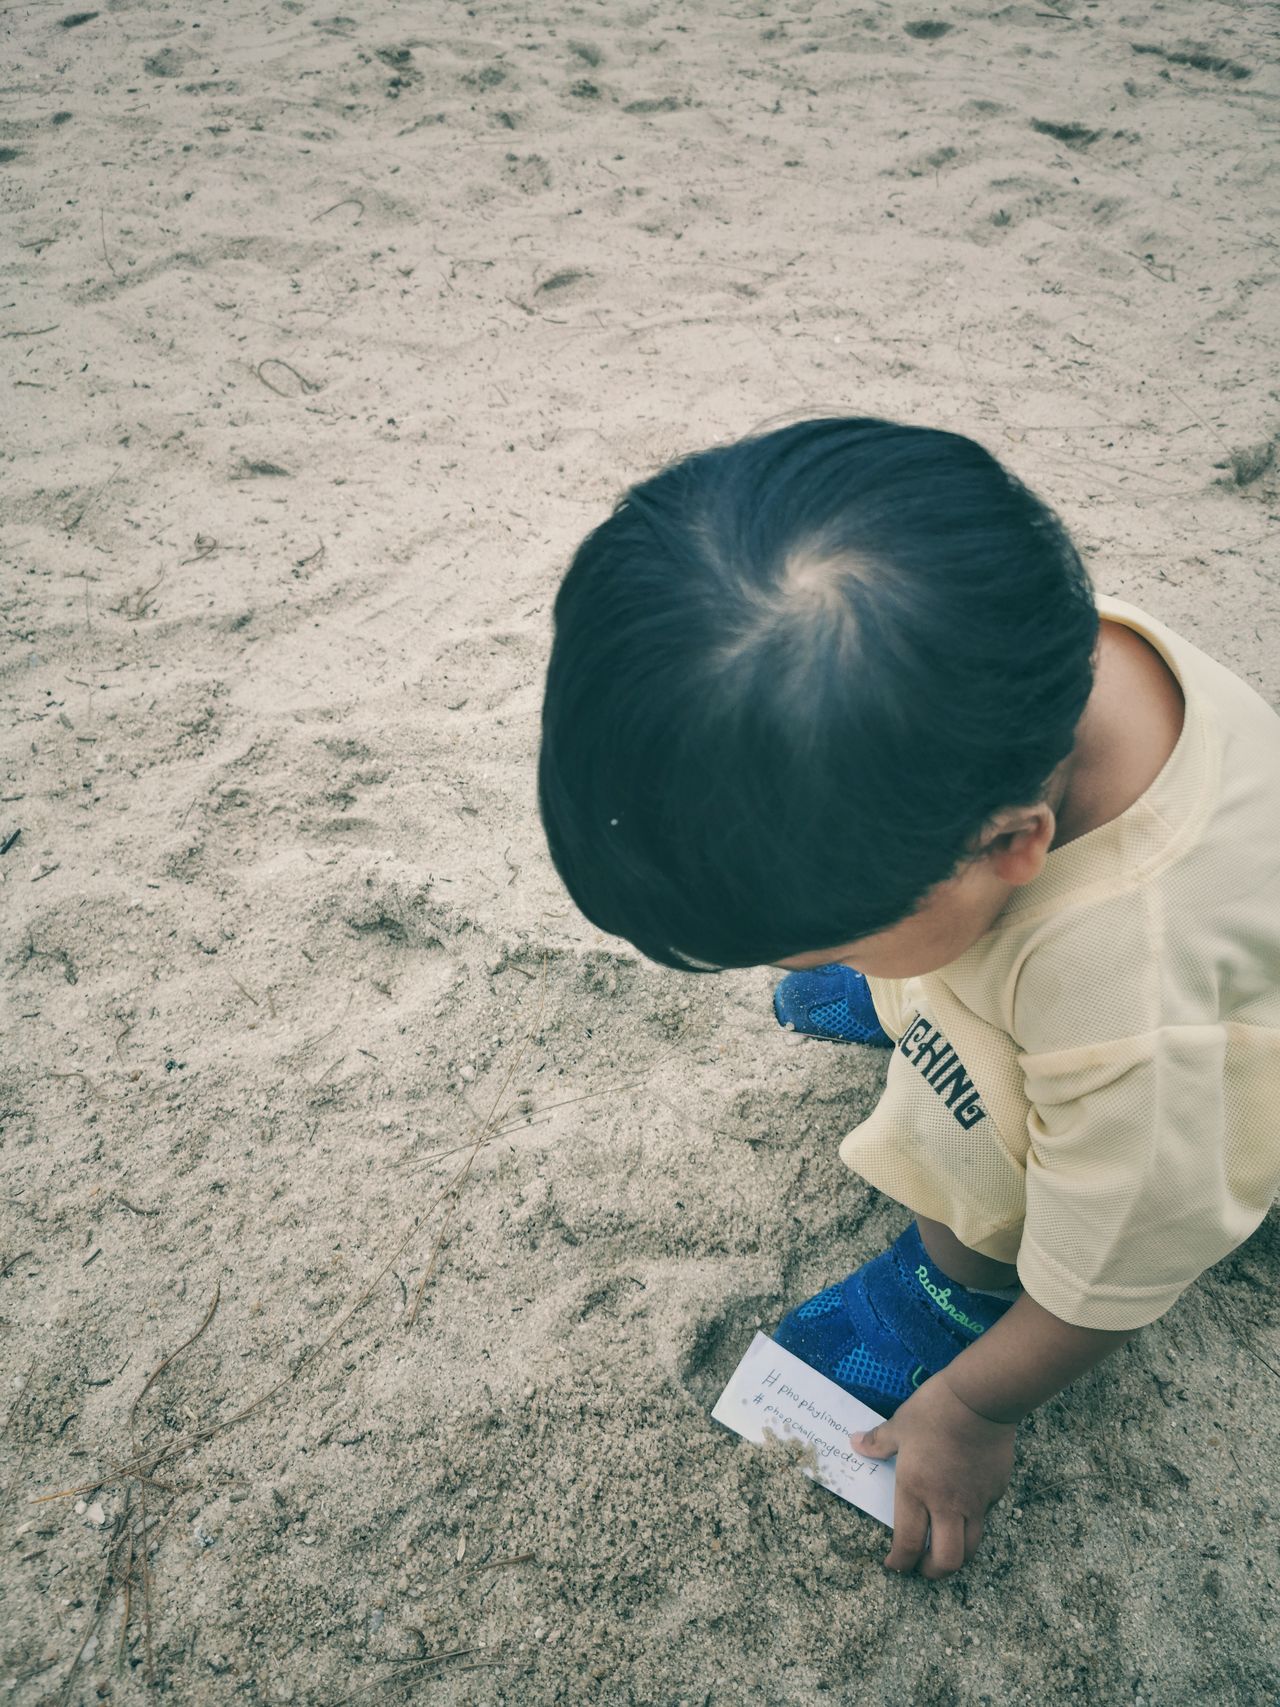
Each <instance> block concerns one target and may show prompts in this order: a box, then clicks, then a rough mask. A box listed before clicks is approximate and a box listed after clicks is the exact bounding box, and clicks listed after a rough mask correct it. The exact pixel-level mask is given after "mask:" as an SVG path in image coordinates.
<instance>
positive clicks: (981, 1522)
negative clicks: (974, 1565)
mask: <svg viewBox="0 0 1280 1707" xmlns="http://www.w3.org/2000/svg"><path fill="white" fill-rule="evenodd" d="M986 1527H987V1520H986V1517H985V1515H984V1516H982V1517H966V1518H965V1520H964V1562H965V1564H966V1565H967V1564H968V1563H969V1561H970V1559H972V1557H973V1555H974V1554H975V1553H976V1552H977V1551H978V1548H979V1547H980V1546H981V1545H982V1532H983V1530H984V1529H985V1528H986Z"/></svg>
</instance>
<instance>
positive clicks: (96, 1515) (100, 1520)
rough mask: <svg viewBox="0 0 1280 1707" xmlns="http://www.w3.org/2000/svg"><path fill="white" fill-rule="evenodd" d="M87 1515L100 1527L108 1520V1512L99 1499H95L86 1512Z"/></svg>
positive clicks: (90, 1520) (91, 1521)
mask: <svg viewBox="0 0 1280 1707" xmlns="http://www.w3.org/2000/svg"><path fill="white" fill-rule="evenodd" d="M85 1516H86V1517H87V1518H88V1519H89V1522H90V1523H96V1524H97V1525H98V1527H99V1528H101V1527H102V1525H103V1524H104V1523H105V1522H106V1521H107V1514H106V1512H105V1511H103V1509H102V1507H101V1506H100V1505H99V1504H98V1502H97V1500H94V1502H93V1504H92V1505H91V1506H90V1507H89V1509H88V1511H87V1512H85Z"/></svg>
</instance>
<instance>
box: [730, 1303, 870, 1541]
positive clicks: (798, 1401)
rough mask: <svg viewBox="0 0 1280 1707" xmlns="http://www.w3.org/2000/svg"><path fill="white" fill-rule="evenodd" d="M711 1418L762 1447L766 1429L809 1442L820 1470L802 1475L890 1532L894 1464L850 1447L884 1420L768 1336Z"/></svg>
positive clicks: (758, 1340)
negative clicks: (858, 1435)
mask: <svg viewBox="0 0 1280 1707" xmlns="http://www.w3.org/2000/svg"><path fill="white" fill-rule="evenodd" d="M711 1415H712V1416H713V1417H714V1418H715V1420H716V1421H717V1422H719V1423H723V1424H724V1426H725V1427H726V1428H731V1429H733V1431H734V1433H735V1434H740V1435H742V1436H743V1438H744V1439H746V1440H754V1441H755V1442H756V1443H757V1444H759V1443H760V1442H762V1441H763V1440H764V1437H765V1434H766V1432H768V1433H769V1434H773V1435H776V1436H777V1437H778V1439H780V1440H799V1441H803V1442H807V1443H811V1444H812V1445H813V1446H814V1448H815V1449H816V1452H817V1459H818V1464H819V1466H820V1468H819V1469H818V1470H810V1469H808V1468H807V1467H806V1466H804V1465H802V1466H801V1468H802V1469H803V1470H804V1473H805V1475H806V1476H808V1477H809V1478H810V1479H811V1480H812V1481H815V1482H817V1483H818V1484H819V1485H820V1486H821V1487H824V1488H829V1489H830V1490H831V1492H832V1493H833V1494H839V1496H840V1498H841V1499H842V1500H848V1501H849V1504H850V1505H856V1506H858V1507H860V1508H861V1509H862V1510H863V1511H865V1512H869V1513H870V1515H871V1516H872V1517H878V1518H879V1519H880V1522H881V1523H887V1524H888V1526H889V1528H890V1529H892V1528H893V1471H894V1461H893V1459H889V1460H888V1461H887V1462H886V1461H882V1460H880V1459H876V1458H864V1457H862V1455H861V1454H860V1453H858V1452H855V1451H854V1450H853V1447H852V1446H850V1444H849V1436H850V1435H851V1434H853V1433H855V1432H857V1431H859V1430H864V1429H869V1428H874V1427H875V1426H876V1424H877V1423H881V1422H883V1421H884V1418H883V1417H882V1416H878V1415H877V1414H876V1412H875V1411H873V1410H870V1409H869V1408H868V1407H867V1406H866V1405H864V1404H863V1403H862V1402H861V1400H859V1399H855V1398H854V1397H853V1395H852V1394H851V1393H846V1392H845V1390H844V1388H843V1387H837V1386H836V1384H835V1382H834V1381H828V1380H827V1377H826V1376H825V1375H820V1374H819V1373H818V1371H817V1370H816V1369H810V1367H809V1365H808V1364H807V1363H802V1362H801V1361H800V1359H799V1358H798V1357H796V1356H795V1355H794V1353H792V1352H789V1351H785V1350H784V1349H783V1348H782V1346H780V1345H776V1344H775V1343H774V1342H773V1340H771V1339H770V1338H769V1336H768V1335H767V1334H757V1335H756V1337H755V1338H754V1339H753V1340H752V1342H751V1344H750V1345H749V1346H748V1347H747V1354H746V1356H745V1357H744V1358H743V1360H742V1362H741V1363H740V1364H739V1365H738V1367H737V1368H736V1369H735V1370H734V1372H733V1375H732V1376H731V1377H730V1380H729V1385H728V1386H727V1387H726V1388H725V1390H724V1392H723V1393H721V1395H720V1397H719V1398H718V1399H717V1400H716V1402H715V1407H714V1409H713V1410H712V1412H711Z"/></svg>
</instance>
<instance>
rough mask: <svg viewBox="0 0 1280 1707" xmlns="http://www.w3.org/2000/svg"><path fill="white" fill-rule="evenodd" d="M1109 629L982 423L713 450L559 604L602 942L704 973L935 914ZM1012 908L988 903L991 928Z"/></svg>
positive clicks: (548, 815) (830, 427)
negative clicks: (971, 435) (928, 905)
mask: <svg viewBox="0 0 1280 1707" xmlns="http://www.w3.org/2000/svg"><path fill="white" fill-rule="evenodd" d="M1097 634H1098V618H1097V613H1096V610H1095V608H1094V603H1093V596H1092V591H1091V588H1090V585H1089V581H1088V577H1087V575H1086V573H1085V570H1084V568H1083V566H1082V564H1081V562H1080V559H1079V557H1078V556H1077V554H1076V551H1075V548H1074V547H1073V545H1072V544H1071V541H1070V539H1069V538H1068V536H1067V534H1066V532H1065V530H1064V528H1063V526H1062V524H1061V523H1060V522H1059V521H1058V519H1057V517H1056V516H1055V515H1054V514H1053V513H1052V511H1050V510H1049V509H1048V508H1047V507H1046V506H1045V505H1044V504H1043V503H1042V502H1041V501H1040V500H1039V499H1038V498H1036V497H1035V496H1034V495H1033V494H1032V493H1031V492H1029V491H1028V490H1027V488H1026V487H1025V486H1023V485H1022V484H1021V482H1020V481H1019V480H1017V479H1016V477H1015V476H1013V475H1012V474H1010V473H1009V472H1008V471H1007V470H1005V469H1004V468H1002V467H1001V465H1000V464H999V463H998V462H997V461H996V460H995V459H994V457H992V456H991V455H990V454H989V453H988V452H987V451H985V450H983V449H982V448H981V446H979V445H977V444H975V443H974V442H973V441H972V440H970V439H967V438H964V437H962V436H960V435H959V434H956V433H947V432H938V431H934V430H931V429H929V428H922V427H907V426H900V425H897V424H895V423H893V422H889V421H880V420H863V419H853V418H839V417H837V418H832V419H822V420H811V421H802V422H799V423H797V424H795V425H792V426H787V427H783V428H780V429H778V430H776V431H772V432H767V433H763V434H760V435H757V436H754V437H750V438H747V439H744V440H741V441H740V442H738V443H736V444H730V445H725V446H718V447H716V448H714V449H711V450H707V451H703V452H701V453H699V454H696V455H693V456H689V457H686V458H684V459H682V460H680V461H677V462H675V463H673V464H671V465H670V466H669V467H667V468H664V469H662V470H661V471H660V472H659V473H658V474H656V475H655V476H653V478H651V479H649V480H646V481H643V482H641V483H640V484H639V485H637V486H634V487H633V488H632V489H631V490H630V491H629V492H627V493H626V494H624V496H623V497H622V498H621V499H620V500H619V501H618V503H617V505H616V506H615V508H614V511H613V513H612V515H610V516H609V517H608V518H607V519H606V520H605V521H603V522H602V523H601V524H600V525H599V526H598V527H597V528H595V529H594V530H593V532H592V533H590V534H589V535H588V536H587V538H586V539H585V540H584V541H583V542H582V544H581V545H580V546H579V547H578V549H577V551H576V553H575V554H574V558H573V561H572V563H571V565H570V568H569V572H568V574H567V575H566V577H565V580H564V583H563V585H562V586H561V588H560V592H559V596H558V597H557V600H556V607H555V643H554V646H553V648H552V654H551V662H550V665H549V668H548V672H547V686H546V697H545V701H544V705H543V739H542V752H541V760H540V766H539V791H540V801H541V808H542V818H543V823H544V825H545V827H546V832H547V837H548V841H549V843H550V847H551V853H552V857H553V859H554V860H555V863H556V866H557V869H558V870H559V872H560V875H561V876H562V877H563V879H564V881H565V883H566V885H567V887H568V889H569V891H570V893H571V895H572V896H573V898H574V900H575V901H576V902H577V904H578V905H579V907H581V909H582V911H583V912H584V913H585V914H586V915H587V917H588V918H589V919H591V920H592V921H593V922H594V923H595V924H596V925H598V926H599V927H600V928H601V929H602V930H605V931H608V932H610V933H612V934H614V935H617V936H622V937H626V938H628V939H629V940H630V941H631V942H633V943H634V944H635V945H636V947H637V948H639V949H640V950H641V951H642V952H643V953H645V954H647V955H649V956H650V957H651V958H652V959H654V960H659V961H662V962H664V963H665V964H667V965H671V966H678V967H682V968H686V969H690V970H705V969H716V968H721V967H729V966H753V965H760V964H763V963H766V962H778V961H780V960H782V959H783V958H785V957H795V956H801V957H804V956H813V955H815V954H817V955H818V957H819V958H821V957H822V951H827V950H830V949H831V948H832V947H833V946H835V945H848V944H853V943H855V942H858V941H859V940H860V939H863V938H865V937H868V936H873V935H876V934H877V933H880V932H882V931H885V930H886V929H888V928H889V927H895V926H898V925H899V924H900V923H901V922H903V921H907V920H909V919H911V918H912V917H913V915H915V916H916V917H917V918H920V917H922V915H921V914H920V912H919V909H920V907H921V903H922V902H926V898H928V897H929V896H930V891H934V890H935V889H936V886H937V885H939V884H942V883H944V882H946V881H947V880H949V879H952V878H953V875H954V874H956V873H957V871H958V870H959V869H960V868H961V867H965V868H966V869H968V867H969V866H970V865H971V864H972V863H973V862H974V856H975V854H976V855H978V857H979V859H985V858H987V857H988V855H989V852H990V849H991V848H992V847H993V846H996V845H1001V846H1002V845H1004V844H1003V843H999V842H998V839H997V842H996V843H993V842H992V841H991V836H992V833H993V830H992V827H993V825H995V826H1000V825H1001V824H1003V825H1004V827H1005V828H1006V829H1007V828H1008V825H1009V824H1010V823H1013V822H1015V819H1014V818H1012V817H1011V818H1008V819H1006V820H1001V818H1000V814H1001V813H1002V811H1004V810H1005V809H1009V808H1021V807H1032V806H1035V805H1036V804H1037V803H1039V802H1041V801H1043V800H1044V797H1045V791H1046V788H1047V787H1048V785H1049V782H1050V779H1051V777H1052V776H1053V774H1054V772H1055V771H1056V770H1057V769H1058V767H1059V766H1060V765H1061V764H1062V761H1063V760H1064V759H1065V758H1066V757H1067V755H1068V754H1069V753H1070V752H1071V749H1072V744H1073V739H1074V732H1075V729H1076V725H1077V722H1078V721H1079V719H1080V716H1081V713H1082V712H1083V710H1084V707H1085V704H1086V701H1087V700H1088V697H1089V692H1090V688H1091V686H1092V680H1093V652H1094V647H1095V643H1096V640H1097ZM1016 821H1018V822H1020V821H1021V820H1016ZM1049 821H1050V823H1051V822H1052V815H1051V814H1049ZM984 832H985V834H984ZM1022 880H1025V879H1022V878H1020V877H1019V876H1017V875H1016V874H1015V875H1014V876H1013V877H1012V881H1015V882H1016V881H1022ZM988 890H990V894H988ZM946 893H947V894H950V891H947V892H946ZM994 893H995V890H994V889H993V888H991V886H990V885H988V886H987V889H984V890H983V891H982V894H981V895H979V894H978V892H977V890H976V889H971V888H970V887H969V886H966V887H965V889H964V894H965V895H966V896H967V897H969V899H968V901H967V902H966V905H967V906H968V908H969V913H970V914H972V917H969V915H968V914H966V917H968V918H969V925H973V924H975V923H977V915H978V913H981V912H982V910H983V908H984V907H985V906H988V905H989V903H990V902H991V895H992V894H994ZM1005 893H1007V888H1006V890H1005ZM934 899H935V900H936V897H935V898H934ZM991 904H994V903H991ZM975 907H976V909H977V911H976V912H974V911H973V909H974V908H975ZM935 910H936V909H935ZM990 916H992V915H990V913H988V916H987V917H985V918H983V919H982V920H981V922H980V923H977V928H976V929H973V930H972V931H971V934H969V938H968V940H969V941H970V942H971V941H973V940H975V938H976V936H977V935H980V934H981V932H982V930H984V929H985V928H986V926H987V924H989V923H990ZM967 928H968V926H965V925H962V926H961V934H962V935H963V934H964V931H965V929H967ZM960 946H961V947H967V946H968V943H967V942H965V943H962V944H960ZM935 964H941V961H935ZM881 969H882V970H884V971H885V972H886V973H890V972H894V971H896V970H898V968H897V967H890V966H887V965H886V966H884V967H883V968H878V967H876V966H872V965H869V964H868V965H866V966H864V970H869V971H876V970H881ZM911 969H913V970H926V969H927V968H925V967H923V966H921V967H916V968H911ZM904 970H905V969H904Z"/></svg>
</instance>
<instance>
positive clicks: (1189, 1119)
mask: <svg viewBox="0 0 1280 1707" xmlns="http://www.w3.org/2000/svg"><path fill="white" fill-rule="evenodd" d="M1246 1030H1247V1028H1244V1027H1237V1026H1232V1025H1205V1026H1166V1027H1162V1028H1160V1029H1159V1030H1156V1031H1152V1032H1148V1033H1146V1034H1145V1035H1142V1036H1134V1037H1125V1038H1121V1039H1118V1040H1116V1041H1114V1042H1108V1043H1105V1044H1095V1045H1092V1046H1089V1047H1087V1048H1082V1049H1073V1050H1066V1051H1061V1052H1058V1053H1055V1054H1039V1055H1023V1056H1022V1057H1020V1062H1021V1065H1022V1068H1023V1071H1024V1073H1025V1077H1026V1091H1027V1098H1028V1101H1029V1103H1030V1113H1029V1115H1028V1130H1029V1136H1030V1148H1029V1150H1028V1153H1027V1159H1026V1204H1027V1207H1026V1222H1025V1225H1024V1228H1023V1235H1022V1244H1021V1248H1020V1251H1019V1256H1018V1273H1019V1277H1020V1279H1021V1280H1022V1283H1023V1285H1024V1286H1025V1287H1026V1290H1027V1292H1028V1293H1029V1294H1030V1295H1031V1297H1032V1298H1034V1299H1035V1300H1036V1302H1037V1303H1038V1304H1041V1305H1043V1306H1044V1308H1045V1309H1046V1310H1050V1311H1052V1313H1053V1314H1054V1315H1055V1316H1058V1317H1060V1318H1061V1319H1062V1320H1063V1321H1067V1322H1073V1323H1075V1324H1076V1325H1077V1326H1079V1327H1089V1328H1108V1329H1126V1328H1140V1327H1144V1326H1146V1324H1147V1323H1149V1322H1153V1321H1155V1319H1156V1318H1157V1317H1158V1316H1160V1315H1162V1314H1163V1313H1164V1312H1165V1311H1166V1310H1167V1309H1168V1308H1169V1307H1170V1305H1171V1304H1173V1303H1174V1301H1175V1300H1176V1299H1177V1298H1178V1296H1179V1294H1180V1293H1182V1292H1183V1291H1184V1290H1185V1289H1186V1287H1187V1286H1189V1285H1190V1284H1191V1282H1192V1281H1193V1280H1194V1279H1195V1278H1196V1276H1197V1275H1199V1274H1201V1273H1202V1272H1203V1271H1204V1270H1205V1269H1206V1268H1208V1267H1210V1266H1211V1264H1213V1263H1215V1262H1217V1261H1218V1260H1219V1259H1220V1258H1221V1257H1223V1256H1225V1255H1226V1254H1227V1253H1228V1252H1229V1251H1231V1250H1233V1249H1234V1248H1235V1246H1236V1245H1238V1244H1241V1243H1242V1242H1243V1241H1244V1240H1245V1239H1246V1238H1247V1237H1248V1236H1249V1234H1250V1233H1251V1232H1252V1231H1253V1230H1254V1228H1255V1227H1256V1226H1257V1225H1258V1223H1259V1222H1260V1221H1261V1220H1262V1217H1263V1216H1264V1215H1265V1214H1266V1212H1267V1208H1268V1206H1269V1204H1270V1201H1271V1198H1272V1196H1273V1195H1274V1193H1275V1190H1276V1186H1277V1177H1278V1176H1280V1142H1278V1141H1277V1134H1276V1132H1275V1131H1274V1130H1273V1126H1274V1122H1273V1120H1272V1119H1271V1117H1270V1116H1268V1115H1265V1114H1264V1111H1263V1108H1262V1106H1261V1105H1262V1096H1261V1091H1260V1085H1261V1075H1260V1073H1259V1072H1258V1071H1257V1069H1258V1067H1259V1065H1260V1062H1259V1061H1258V1060H1257V1059H1256V1058H1255V1055H1254V1052H1253V1051H1254V1044H1255V1043H1256V1041H1257V1040H1256V1037H1255V1038H1253V1039H1250V1038H1249V1037H1247V1036H1244V1037H1242V1036H1240V1035H1238V1034H1240V1033H1243V1032H1245V1031H1246ZM1233 1034H1237V1035H1233Z"/></svg>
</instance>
